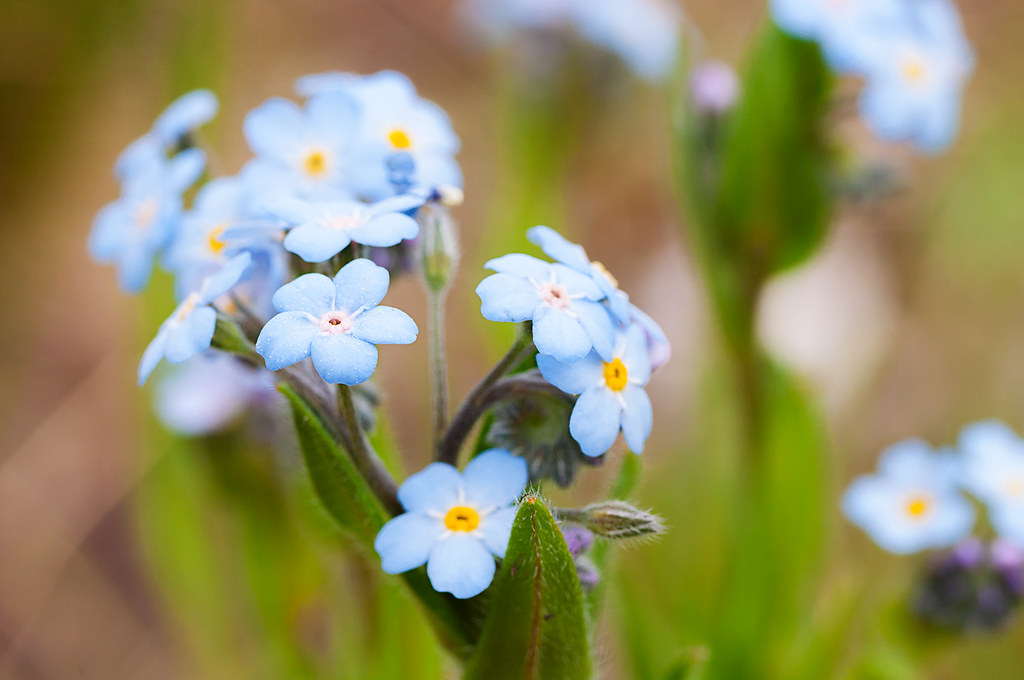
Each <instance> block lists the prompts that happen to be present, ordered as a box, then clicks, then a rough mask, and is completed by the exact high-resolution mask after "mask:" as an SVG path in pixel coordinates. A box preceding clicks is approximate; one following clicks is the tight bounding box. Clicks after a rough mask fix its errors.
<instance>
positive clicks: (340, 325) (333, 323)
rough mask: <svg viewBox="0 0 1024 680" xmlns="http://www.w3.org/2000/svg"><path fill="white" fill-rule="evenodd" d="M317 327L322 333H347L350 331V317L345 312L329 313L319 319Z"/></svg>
mask: <svg viewBox="0 0 1024 680" xmlns="http://www.w3.org/2000/svg"><path fill="white" fill-rule="evenodd" d="M317 326H318V327H319V328H320V330H321V331H322V332H324V333H348V332H349V331H351V330H352V317H350V316H349V315H348V314H346V313H345V312H341V311H330V312H327V313H326V314H324V315H323V316H322V317H320V322H319V323H318V324H317Z"/></svg>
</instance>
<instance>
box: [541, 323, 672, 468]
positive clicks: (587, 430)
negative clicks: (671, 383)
mask: <svg viewBox="0 0 1024 680" xmlns="http://www.w3.org/2000/svg"><path fill="white" fill-rule="evenodd" d="M537 367H538V368H539V369H540V372H541V375H543V376H544V379H545V380H547V381H548V382H549V383H551V384H552V385H554V386H555V387H557V388H558V389H560V390H562V391H563V392H565V393H567V394H578V395H580V397H579V399H577V400H576V405H575V406H574V407H573V409H572V414H571V415H570V416H569V434H571V435H572V438H573V439H575V440H576V441H577V442H578V443H579V445H580V449H582V450H583V453H585V454H587V455H588V456H600V455H601V454H603V453H605V452H606V451H608V449H610V448H611V447H612V444H614V443H615V440H616V439H617V438H618V436H619V431H620V430H621V431H622V434H623V436H624V437H625V439H626V444H627V445H628V446H629V448H630V450H632V451H633V452H635V453H642V452H643V450H644V443H645V442H646V441H647V437H648V436H649V435H650V434H651V426H652V423H653V413H652V410H651V400H650V398H649V397H648V396H647V392H646V391H644V386H645V385H646V384H647V381H648V380H649V379H650V377H651V362H650V359H649V357H648V355H647V340H646V336H645V335H644V331H643V329H642V328H640V327H639V326H636V325H633V326H630V327H629V328H628V329H627V330H626V332H625V333H624V334H620V335H619V337H618V339H617V342H616V347H615V352H614V354H613V356H612V357H610V358H609V360H608V361H605V360H604V359H602V358H601V356H600V355H598V354H597V353H596V352H591V353H590V354H589V355H587V356H586V357H584V358H583V359H580V360H579V361H574V362H573V363H562V362H560V361H558V360H557V359H555V358H554V357H550V356H545V355H543V354H540V355H538V356H537Z"/></svg>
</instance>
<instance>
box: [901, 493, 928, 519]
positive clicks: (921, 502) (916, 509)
mask: <svg viewBox="0 0 1024 680" xmlns="http://www.w3.org/2000/svg"><path fill="white" fill-rule="evenodd" d="M931 509H932V501H931V499H930V498H928V497H927V496H914V497H913V498H911V499H910V500H909V501H907V507H906V511H907V514H908V515H910V516H911V517H912V518H913V519H921V518H922V517H924V516H925V515H927V514H928V513H929V512H930V511H931Z"/></svg>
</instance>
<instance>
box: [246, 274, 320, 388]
mask: <svg viewBox="0 0 1024 680" xmlns="http://www.w3.org/2000/svg"><path fill="white" fill-rule="evenodd" d="M324 278H326V277H324ZM318 332H319V331H318V329H317V326H316V321H315V320H314V319H312V318H311V317H310V316H309V314H307V313H306V312H299V311H293V312H281V313H280V314H278V315H277V316H275V317H274V318H272V319H271V320H270V321H268V322H267V325H265V326H264V327H263V330H261V331H260V336H259V338H257V339H256V352H257V353H258V354H259V355H260V356H261V357H263V359H264V360H265V361H266V363H267V368H268V369H270V370H271V371H279V370H281V369H282V368H284V367H285V366H291V365H292V364H297V363H299V362H300V361H302V360H303V359H305V358H306V357H308V356H309V353H310V346H311V345H312V343H313V337H314V336H315V335H316V334H317V333H318Z"/></svg>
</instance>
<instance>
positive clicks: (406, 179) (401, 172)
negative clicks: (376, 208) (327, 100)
mask: <svg viewBox="0 0 1024 680" xmlns="http://www.w3.org/2000/svg"><path fill="white" fill-rule="evenodd" d="M296 89H297V90H298V92H299V93H300V94H303V95H310V96H313V97H316V96H321V95H322V94H326V93H331V92H334V93H339V92H341V93H346V94H349V95H351V96H352V97H353V98H354V99H355V101H356V102H357V103H358V104H359V108H360V110H361V113H362V115H361V116H360V118H359V126H358V134H357V135H356V145H355V148H354V150H353V156H354V157H355V159H356V161H355V166H356V167H357V168H358V170H357V171H356V172H354V176H353V182H354V184H355V187H356V191H357V193H359V194H361V195H362V196H365V197H367V198H369V199H378V198H382V197H384V196H390V195H392V194H394V193H396V190H397V191H398V192H405V191H408V190H409V189H410V188H411V187H413V186H426V187H438V186H457V187H460V188H461V187H462V171H461V170H460V169H459V165H458V163H456V161H455V154H456V153H458V151H459V138H458V137H457V136H456V134H455V132H454V130H453V129H452V124H451V121H450V120H449V118H448V114H446V113H445V112H444V111H443V110H442V109H441V107H439V106H438V105H437V104H434V103H433V102H430V101H427V100H426V99H423V98H421V97H419V96H418V95H417V94H416V88H415V86H414V85H413V84H412V83H411V82H410V81H409V79H408V78H406V77H405V76H404V75H402V74H400V73H396V72H394V71H381V72H380V73H375V74H373V75H370V76H356V75H353V74H348V73H322V74H317V75H312V76H306V77H305V78H301V79H300V80H299V81H298V82H297V83H296ZM396 185H397V186H396Z"/></svg>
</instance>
